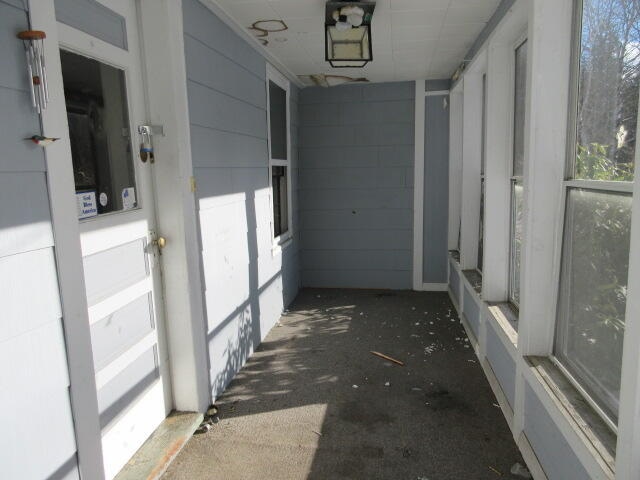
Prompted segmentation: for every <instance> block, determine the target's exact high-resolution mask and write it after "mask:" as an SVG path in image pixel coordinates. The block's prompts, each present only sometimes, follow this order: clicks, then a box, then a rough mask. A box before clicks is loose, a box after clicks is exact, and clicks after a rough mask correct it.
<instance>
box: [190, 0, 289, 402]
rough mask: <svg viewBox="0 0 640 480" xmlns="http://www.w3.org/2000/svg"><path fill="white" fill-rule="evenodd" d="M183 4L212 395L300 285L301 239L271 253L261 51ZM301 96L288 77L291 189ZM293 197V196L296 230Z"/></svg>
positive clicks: (194, 5)
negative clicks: (299, 255)
mask: <svg viewBox="0 0 640 480" xmlns="http://www.w3.org/2000/svg"><path fill="white" fill-rule="evenodd" d="M183 11H184V32H185V56H186V67H187V91H188V97H189V115H190V127H191V148H192V155H193V167H194V168H193V175H194V176H195V179H196V183H197V192H196V197H197V202H196V203H197V204H196V209H197V215H198V219H199V237H200V243H201V249H202V262H201V268H202V276H203V279H204V286H205V303H206V305H205V311H206V317H207V332H206V335H207V344H208V349H209V362H210V364H209V368H210V379H211V394H212V397H213V398H215V397H217V396H218V395H219V394H220V393H221V392H222V391H223V390H224V388H225V387H226V385H227V384H228V383H229V382H230V381H231V379H232V378H233V376H234V375H235V374H236V373H237V372H238V370H239V369H240V368H241V367H242V365H244V363H245V361H246V359H247V357H248V356H249V355H250V354H251V353H252V352H253V350H254V348H255V347H256V346H257V345H258V344H259V343H260V341H261V340H262V339H263V338H264V336H265V335H266V334H267V333H268V331H269V330H270V329H271V327H272V326H273V325H274V324H275V322H276V321H277V320H278V318H279V317H280V314H281V313H282V310H283V308H284V307H285V306H286V305H288V304H289V303H290V302H291V301H292V300H293V298H294V297H295V295H296V294H297V291H298V283H299V274H298V238H297V236H295V237H294V240H293V242H292V243H291V244H290V245H289V246H287V247H286V248H284V250H283V252H282V253H280V254H273V253H272V239H271V225H270V222H271V216H272V213H271V207H270V204H269V168H268V151H267V112H266V83H265V76H266V62H265V59H264V58H263V57H262V56H261V55H260V54H259V53H258V52H257V51H256V50H254V49H253V48H252V47H251V46H249V44H247V43H246V42H245V41H244V40H243V39H242V38H240V37H239V36H238V35H237V34H236V33H234V32H233V31H232V30H231V29H230V28H229V27H228V26H227V25H226V24H224V23H223V22H222V21H221V20H220V19H219V18H218V17H217V16H216V15H214V14H213V13H212V12H211V11H210V10H209V9H207V8H206V7H205V6H203V5H202V4H201V3H199V2H198V1H197V0H185V1H184V3H183ZM297 99H298V92H297V89H296V87H295V86H293V85H292V92H291V130H292V135H291V137H292V159H291V162H292V163H291V175H292V180H293V192H295V191H296V188H297V174H298V172H297V153H296V150H297V149H296V138H297V122H298V120H297V118H298V117H297V108H298V107H297V105H298V104H297ZM296 204H297V198H296V196H295V195H294V204H293V208H294V211H293V216H294V219H293V226H292V227H293V231H294V232H296V230H297V212H296V211H295V209H296Z"/></svg>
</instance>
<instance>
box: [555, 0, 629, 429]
mask: <svg viewBox="0 0 640 480" xmlns="http://www.w3.org/2000/svg"><path fill="white" fill-rule="evenodd" d="M579 1H581V0H574V1H572V2H571V3H572V18H573V28H572V29H571V37H572V38H571V49H572V53H573V56H574V60H573V61H572V62H571V69H572V71H571V72H570V76H569V78H570V82H569V87H568V89H569V101H568V107H569V108H567V136H566V139H567V145H566V148H565V152H566V153H565V163H564V168H565V176H566V178H565V179H564V180H563V181H562V194H561V195H562V201H561V203H560V209H561V210H560V212H559V215H558V224H557V229H556V239H555V241H556V247H555V252H556V253H555V258H554V276H553V279H554V286H555V290H556V291H555V295H554V297H553V302H552V303H553V306H554V316H553V326H554V329H553V332H552V337H551V340H552V345H551V353H550V354H549V357H550V359H551V360H552V361H553V363H554V364H555V365H556V367H557V368H558V369H559V370H560V371H561V372H562V373H563V375H564V376H565V377H566V378H567V379H568V380H569V382H570V383H571V384H572V385H573V386H574V387H575V389H576V390H577V391H578V392H580V394H581V395H582V397H583V398H584V400H585V401H586V402H587V403H588V404H589V406H590V407H591V408H592V409H593V410H594V411H595V412H596V413H597V414H598V416H599V417H600V418H601V419H602V420H603V421H604V423H606V424H607V426H608V427H609V428H610V429H611V430H612V431H613V432H614V433H615V434H616V435H617V434H618V431H619V428H618V427H619V425H621V421H622V419H621V418H620V415H619V416H618V423H617V424H616V422H615V421H614V420H613V419H611V418H610V417H609V415H608V414H607V413H606V412H605V411H604V409H602V408H601V407H600V405H599V404H598V403H597V402H596V400H595V398H594V397H593V395H591V394H590V393H589V392H587V390H586V389H585V388H584V387H583V386H582V384H581V383H580V381H579V379H578V377H577V376H576V375H574V374H572V373H571V372H570V371H569V369H568V368H567V367H566V366H565V364H564V362H563V361H562V360H561V359H559V358H557V357H556V356H555V340H556V338H555V335H556V334H555V330H556V329H555V327H556V325H557V323H558V322H559V321H560V312H559V308H558V307H559V302H560V290H561V288H562V285H561V282H562V259H563V254H564V244H565V229H566V227H567V224H566V212H567V201H568V196H569V192H570V191H571V190H577V189H584V190H589V191H592V192H598V193H603V194H606V193H613V194H616V193H617V194H631V195H633V191H634V182H625V181H601V180H589V179H575V178H573V177H574V175H575V171H574V169H575V155H576V152H575V148H574V142H575V135H576V131H575V130H576V129H577V122H576V116H577V111H573V107H574V104H577V103H574V102H577V100H578V99H577V94H578V76H577V75H576V73H577V72H576V70H575V69H577V68H579V61H578V60H577V59H576V58H575V57H577V58H579V55H580V53H581V52H580V45H579V43H577V35H580V34H581V31H580V26H581V18H579V15H581V12H582V10H581V9H580V8H578V7H577V5H578V2H579ZM638 132H640V128H639V127H638V126H637V127H636V134H637V133H638ZM639 149H640V145H638V147H637V148H636V158H635V162H636V164H637V162H638V158H639V152H638V150H639ZM635 181H637V179H636V180H635ZM632 204H635V202H633V199H632ZM633 206H635V205H633ZM632 221H633V210H632ZM630 245H633V243H630ZM631 251H633V248H631ZM630 257H631V252H630ZM627 281H628V282H630V281H631V258H629V272H628V280H627ZM627 287H628V285H627ZM629 298H630V295H629V294H628V296H627V301H628V299H629ZM628 313H629V312H628V308H627V311H626V312H625V324H626V322H627V320H630V317H628V316H627V315H628ZM627 335H628V332H627V331H625V340H626V337H627ZM624 344H625V345H626V344H627V342H626V341H625V343H624ZM623 355H624V353H623ZM622 361H623V362H624V357H623V359H622ZM622 365H624V363H623V364H622ZM637 375H638V373H637V371H636V372H635V376H637ZM625 378H626V377H624V376H622V375H621V379H620V380H621V388H622V382H624V379H625ZM629 381H633V380H632V379H629ZM619 403H620V406H619V410H620V409H621V408H622V392H621V394H620V398H619Z"/></svg>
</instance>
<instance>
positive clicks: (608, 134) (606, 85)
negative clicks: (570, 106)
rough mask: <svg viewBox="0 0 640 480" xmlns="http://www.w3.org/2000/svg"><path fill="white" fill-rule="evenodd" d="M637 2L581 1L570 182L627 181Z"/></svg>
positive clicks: (638, 49)
mask: <svg viewBox="0 0 640 480" xmlns="http://www.w3.org/2000/svg"><path fill="white" fill-rule="evenodd" d="M638 25H640V0H608V1H606V2H603V1H601V0H584V2H583V12H582V30H581V38H580V47H581V48H580V70H579V77H578V83H579V86H578V105H577V110H578V116H577V125H576V127H577V141H576V143H577V145H576V159H575V160H576V162H575V172H574V174H575V178H578V179H589V180H615V181H619V180H623V181H625V180H626V181H631V180H633V172H634V164H633V163H634V158H635V148H636V123H637V118H638V79H639V78H640V75H639V73H640V28H639V27H638Z"/></svg>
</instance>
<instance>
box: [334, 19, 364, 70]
mask: <svg viewBox="0 0 640 480" xmlns="http://www.w3.org/2000/svg"><path fill="white" fill-rule="evenodd" d="M325 29H326V60H327V61H328V62H329V63H330V64H331V66H332V67H334V68H345V67H352V68H361V67H364V66H365V65H366V64H367V63H369V62H370V61H371V60H373V55H372V49H371V27H370V25H362V26H360V27H353V28H349V29H347V30H341V29H338V28H337V27H336V26H335V25H326V26H325Z"/></svg>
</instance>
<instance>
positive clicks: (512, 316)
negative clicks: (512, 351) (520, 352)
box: [487, 302, 518, 347]
mask: <svg viewBox="0 0 640 480" xmlns="http://www.w3.org/2000/svg"><path fill="white" fill-rule="evenodd" d="M487 309H488V310H489V313H490V314H491V317H492V318H493V320H494V321H495V323H497V324H498V326H499V327H500V329H501V330H502V331H503V332H504V333H505V335H506V336H507V338H508V339H509V341H510V342H511V343H512V344H513V346H514V347H517V346H518V312H517V311H516V310H515V309H514V308H513V306H512V305H511V304H510V303H508V302H500V303H488V304H487Z"/></svg>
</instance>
